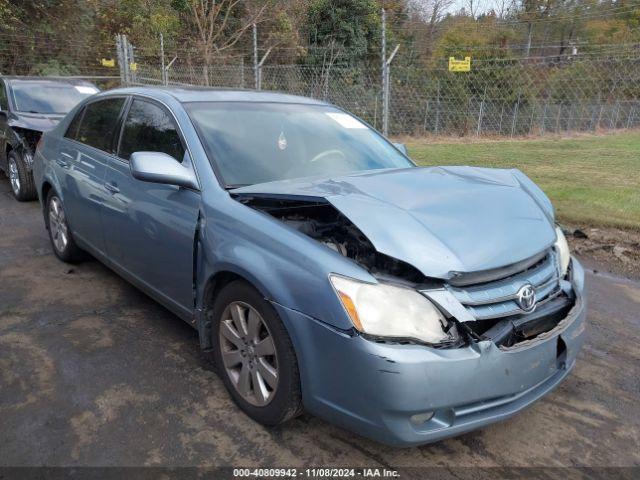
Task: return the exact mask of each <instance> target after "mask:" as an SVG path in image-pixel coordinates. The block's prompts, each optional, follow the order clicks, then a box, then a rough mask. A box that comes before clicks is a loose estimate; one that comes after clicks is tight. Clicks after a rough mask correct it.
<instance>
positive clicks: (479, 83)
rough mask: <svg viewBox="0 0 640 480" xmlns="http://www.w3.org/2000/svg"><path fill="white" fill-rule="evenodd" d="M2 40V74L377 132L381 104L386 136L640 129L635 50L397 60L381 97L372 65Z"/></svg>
mask: <svg viewBox="0 0 640 480" xmlns="http://www.w3.org/2000/svg"><path fill="white" fill-rule="evenodd" d="M119 37H123V36H119ZM0 40H2V42H1V46H0V68H2V73H5V74H8V73H17V74H36V75H52V74H55V73H56V71H57V72H61V73H62V74H65V75H76V76H83V77H85V78H93V79H95V81H96V83H97V84H98V85H99V86H101V87H103V88H111V87H114V86H118V85H175V86H189V85H199V86H210V87H225V88H249V89H252V88H256V87H257V86H259V88H261V89H263V90H273V91H280V92H286V93H292V94H296V95H303V96H310V97H314V98H318V99H322V100H325V101H328V102H330V103H333V104H335V105H338V106H339V107H342V108H344V109H345V110H348V111H350V112H353V113H354V114H356V115H358V116H360V117H361V118H363V119H364V120H366V121H367V122H369V123H370V124H372V125H373V126H374V127H375V128H377V129H380V130H382V129H383V124H384V120H383V114H384V111H385V109H384V108H383V105H384V98H385V96H387V98H388V102H389V108H388V125H389V134H390V135H418V136H420V135H445V136H447V135H455V136H501V137H504V136H506V137H514V136H523V135H545V134H558V133H564V132H589V131H592V132H593V131H600V130H614V129H629V128H638V127H639V126H640V46H637V45H631V46H626V47H625V48H624V49H618V50H616V51H615V52H611V51H609V52H607V51H603V52H601V53H598V54H591V55H589V54H583V55H575V54H569V55H562V56H550V57H537V58H519V59H472V61H471V70H470V71H469V72H451V71H449V69H448V59H442V60H439V61H435V62H432V63H431V64H430V65H426V66H421V67H417V66H407V64H409V63H410V62H409V61H407V58H404V57H403V56H402V55H399V56H398V57H397V58H396V59H395V60H394V62H393V63H392V64H391V65H390V67H389V68H390V70H389V82H388V83H387V85H388V87H387V89H388V90H387V91H385V89H384V88H383V81H382V73H381V71H380V69H381V67H380V66H379V65H378V66H349V65H341V64H334V65H320V66H309V65H300V64H290V65H272V64H269V63H266V64H265V65H262V66H257V67H256V66H254V65H253V62H251V60H250V59H251V56H250V55H248V56H245V55H235V56H231V57H225V58H215V59H212V61H211V62H209V63H208V64H207V63H205V62H203V61H202V58H201V57H200V56H199V55H198V54H197V52H193V51H182V52H180V51H178V52H172V53H171V54H164V52H162V51H161V50H160V49H158V51H157V52H145V53H144V54H143V53H142V52H140V51H138V50H137V49H136V48H135V47H134V46H132V45H131V44H129V43H128V42H127V41H126V37H125V38H124V40H123V39H122V38H119V39H118V42H117V46H116V45H115V44H113V45H112V46H111V47H110V48H104V49H103V50H102V51H100V52H95V51H94V52H88V50H87V49H83V48H81V46H78V45H71V46H69V48H62V47H60V46H59V45H57V46H56V45H54V47H55V48H53V49H47V48H43V46H46V45H49V44H50V42H49V43H48V42H46V39H44V40H43V39H39V40H38V39H31V38H29V39H25V38H17V37H15V36H6V37H3V38H1V39H0ZM12 42H14V47H15V45H17V43H15V42H18V43H20V42H22V43H24V42H29V45H28V48H30V49H31V50H32V52H33V55H31V56H30V57H29V58H30V60H28V61H27V60H26V59H25V57H24V55H22V56H18V55H15V52H16V51H18V50H23V49H24V45H22V43H20V48H19V49H18V48H14V47H12ZM38 42H40V43H38ZM40 53H41V54H42V55H41V57H38V56H37V54H40ZM410 53H411V52H405V53H404V55H405V56H406V57H408V56H410ZM247 59H249V60H247ZM104 60H107V61H106V62H105V61H104Z"/></svg>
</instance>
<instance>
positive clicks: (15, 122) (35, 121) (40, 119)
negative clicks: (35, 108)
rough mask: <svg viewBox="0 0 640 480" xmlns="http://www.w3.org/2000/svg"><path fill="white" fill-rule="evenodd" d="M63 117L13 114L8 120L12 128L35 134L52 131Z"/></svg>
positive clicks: (39, 114)
mask: <svg viewBox="0 0 640 480" xmlns="http://www.w3.org/2000/svg"><path fill="white" fill-rule="evenodd" d="M63 118H64V115H44V114H41V113H13V114H12V118H11V119H10V120H9V125H10V126H12V127H21V128H28V129H29V130H35V131H36V132H48V131H49V130H52V129H53V128H54V127H55V126H56V125H58V123H60V120H62V119H63Z"/></svg>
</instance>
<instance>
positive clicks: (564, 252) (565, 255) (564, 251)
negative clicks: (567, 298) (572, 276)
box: [555, 227, 571, 278]
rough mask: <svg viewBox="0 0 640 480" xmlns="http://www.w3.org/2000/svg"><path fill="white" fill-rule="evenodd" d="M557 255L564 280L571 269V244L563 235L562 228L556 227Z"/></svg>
mask: <svg viewBox="0 0 640 480" xmlns="http://www.w3.org/2000/svg"><path fill="white" fill-rule="evenodd" d="M555 248H556V253H557V254H558V268H559V269H560V277H561V278H564V277H565V276H566V275H567V270H568V269H569V262H570V261H571V254H570V253H569V244H568V243H567V239H566V237H565V236H564V233H562V229H561V228H560V227H556V243H555Z"/></svg>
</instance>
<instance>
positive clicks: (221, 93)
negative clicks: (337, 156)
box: [102, 87, 328, 105]
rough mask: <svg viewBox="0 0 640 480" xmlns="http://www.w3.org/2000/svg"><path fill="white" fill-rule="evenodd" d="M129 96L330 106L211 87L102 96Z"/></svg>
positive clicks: (118, 91)
mask: <svg viewBox="0 0 640 480" xmlns="http://www.w3.org/2000/svg"><path fill="white" fill-rule="evenodd" d="M108 94H127V95H135V94H139V95H145V96H150V97H157V98H160V97H162V96H163V94H164V95H170V96H172V97H173V98H175V99H176V100H177V101H179V102H180V103H191V102H271V103H298V104H306V105H328V104H327V103H325V102H322V101H320V100H315V99H313V98H309V97H301V96H298V95H289V94H286V93H277V92H265V91H258V90H241V89H223V88H210V87H129V88H117V89H115V90H108V91H105V92H103V93H102V95H108Z"/></svg>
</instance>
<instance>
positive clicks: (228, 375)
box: [211, 281, 302, 426]
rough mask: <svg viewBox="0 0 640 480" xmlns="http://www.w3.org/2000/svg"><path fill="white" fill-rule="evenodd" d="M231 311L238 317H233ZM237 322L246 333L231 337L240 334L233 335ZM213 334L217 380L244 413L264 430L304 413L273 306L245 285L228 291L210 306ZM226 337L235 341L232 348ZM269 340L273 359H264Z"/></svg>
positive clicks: (287, 339) (287, 345) (290, 350)
mask: <svg viewBox="0 0 640 480" xmlns="http://www.w3.org/2000/svg"><path fill="white" fill-rule="evenodd" d="M232 310H235V311H236V314H235V315H236V316H235V317H234V315H233V313H232ZM256 314H257V316H258V317H259V318H258V319H259V320H260V321H261V322H262V323H261V325H259V326H258V327H257V328H252V327H255V325H256V323H257V320H256V318H257V317H256ZM240 317H242V318H243V319H244V325H245V326H246V327H247V328H245V329H244V330H245V331H244V335H238V336H237V337H234V335H233V334H232V333H231V330H236V333H240V334H242V333H243V332H239V330H240V328H242V327H238V328H237V329H236V325H237V318H240ZM229 327H231V330H230V329H229ZM223 331H224V333H223ZM211 332H212V333H211V335H212V345H213V356H214V359H215V363H216V366H217V368H218V372H219V375H220V377H221V379H222V381H223V383H224V385H225V387H226V388H227V390H228V392H229V394H230V395H231V397H232V398H233V400H234V402H235V403H236V404H237V405H238V406H239V407H240V409H241V410H242V411H244V412H245V413H246V414H247V415H248V416H249V417H251V418H252V419H253V420H255V421H257V422H259V423H261V424H263V425H268V426H273V425H279V424H281V423H284V422H286V421H287V420H289V419H291V418H294V417H296V416H298V415H299V414H300V413H302V394H301V390H300V374H299V370H298V361H297V359H296V355H295V352H294V349H293V345H292V343H291V338H290V337H289V334H288V333H287V331H286V329H285V327H284V325H283V323H282V321H281V320H280V318H279V317H278V314H277V313H276V311H275V310H274V308H273V306H272V305H271V304H270V303H268V302H267V301H266V300H264V298H263V297H262V295H260V293H259V292H258V291H257V290H256V289H255V288H253V287H252V286H251V285H249V284H248V283H246V282H244V281H234V282H231V283H229V284H228V285H226V286H225V287H224V288H223V289H222V290H221V291H220V292H219V294H218V295H217V296H216V298H215V300H214V302H213V306H212V328H211ZM230 337H234V341H233V342H232V341H230V340H229V338H230ZM269 338H270V339H271V340H272V343H271V345H272V346H273V355H269V354H268V353H269V352H270V351H271V348H270V345H269V342H268V339H269ZM252 342H253V343H252ZM223 355H224V358H223ZM252 361H253V366H251V365H252ZM233 365H235V367H234V366H233ZM269 367H270V368H269ZM245 368H247V369H248V370H244V369H245ZM274 370H275V372H276V380H275V381H274V377H273V375H272V373H273V371H274ZM243 371H244V372H245V373H243ZM247 372H248V373H247ZM258 377H259V378H258ZM247 378H249V380H246V379H247ZM241 382H243V385H241ZM256 384H257V385H258V386H257V387H256ZM244 387H248V389H247V388H244ZM243 390H244V393H242V392H243Z"/></svg>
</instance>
